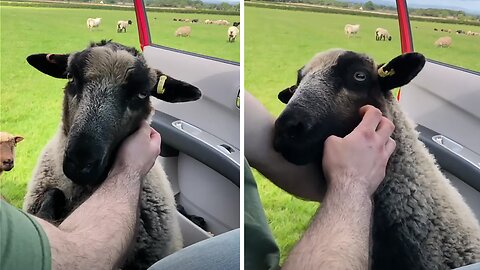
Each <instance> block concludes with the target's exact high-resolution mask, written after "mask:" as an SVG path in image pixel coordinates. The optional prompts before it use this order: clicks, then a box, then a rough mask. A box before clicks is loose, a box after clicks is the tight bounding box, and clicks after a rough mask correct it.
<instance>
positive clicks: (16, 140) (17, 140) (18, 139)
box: [14, 136, 23, 144]
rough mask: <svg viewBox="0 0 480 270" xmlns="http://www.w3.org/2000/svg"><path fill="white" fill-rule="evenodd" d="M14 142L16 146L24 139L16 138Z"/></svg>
mask: <svg viewBox="0 0 480 270" xmlns="http://www.w3.org/2000/svg"><path fill="white" fill-rule="evenodd" d="M14 140H15V144H17V143H19V142H21V141H23V137H22V136H15V138H14Z"/></svg>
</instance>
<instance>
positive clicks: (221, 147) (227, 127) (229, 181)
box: [134, 0, 240, 246]
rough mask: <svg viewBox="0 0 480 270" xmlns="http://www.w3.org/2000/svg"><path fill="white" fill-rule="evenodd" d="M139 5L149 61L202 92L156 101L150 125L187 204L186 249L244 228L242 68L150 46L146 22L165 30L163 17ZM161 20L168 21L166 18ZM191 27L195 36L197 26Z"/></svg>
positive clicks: (184, 219) (141, 33)
mask: <svg viewBox="0 0 480 270" xmlns="http://www.w3.org/2000/svg"><path fill="white" fill-rule="evenodd" d="M134 4H135V10H136V14H137V24H138V30H139V38H140V44H141V47H142V49H143V54H144V56H145V58H146V60H147V62H148V64H149V65H150V66H152V67H154V68H156V69H159V70H161V71H162V72H164V73H165V74H168V76H172V77H174V78H176V79H178V80H182V81H185V82H187V83H190V84H192V85H194V86H196V87H198V88H199V89H200V90H201V92H202V97H201V99H199V100H197V101H194V102H187V103H166V102H163V101H159V100H155V101H153V106H154V108H155V109H156V112H155V115H154V116H153V119H152V126H153V127H154V128H155V129H156V130H157V131H159V132H160V134H161V135H162V151H161V154H160V157H159V160H160V162H161V163H162V164H163V166H164V168H165V171H166V173H167V175H168V177H169V180H170V182H171V184H172V187H173V189H174V191H175V193H176V199H177V204H178V205H179V206H181V207H182V208H183V209H184V212H183V210H182V212H183V214H180V213H179V219H180V223H181V228H182V233H183V235H184V244H185V246H188V245H190V244H192V243H195V242H198V241H200V240H203V239H206V238H208V237H211V236H212V235H218V234H221V233H224V232H227V231H230V230H232V229H235V228H239V226H240V188H239V187H240V150H239V149H240V109H239V105H238V104H239V103H238V102H239V101H238V98H239V90H240V65H239V63H238V62H235V61H231V60H225V59H221V58H217V57H213V56H207V55H203V54H202V53H198V52H189V51H185V50H179V49H175V48H171V47H168V46H165V45H160V44H155V43H153V42H152V38H153V36H154V35H155V33H150V31H149V24H154V23H155V24H156V25H155V26H156V27H160V28H161V26H162V21H161V20H159V19H157V15H156V14H155V13H153V15H150V14H151V13H150V11H149V12H146V9H145V5H144V3H143V1H141V0H139V1H134ZM179 16H183V17H187V16H189V15H188V14H181V15H179ZM158 17H160V16H158ZM170 20H171V18H170ZM163 23H164V24H167V22H166V19H165V18H164V19H163ZM191 25H192V26H191V27H192V28H193V33H195V32H194V31H195V26H196V24H191ZM202 27H203V26H202ZM212 29H215V31H219V30H218V29H217V28H212ZM193 33H192V35H193ZM151 35H152V36H151ZM225 35H226V30H225ZM179 39H182V37H179ZM192 40H193V39H192ZM181 41H182V42H183V41H185V42H189V41H191V39H188V37H186V38H183V39H182V40H181ZM158 43H161V40H159V42H158ZM238 58H239V57H238ZM185 213H186V214H185ZM192 215H193V216H194V217H193V218H192ZM187 217H190V219H189V218H187ZM199 218H203V220H204V221H205V225H204V226H198V225H199V224H201V222H198V219H199ZM192 220H193V221H196V224H195V223H194V222H192Z"/></svg>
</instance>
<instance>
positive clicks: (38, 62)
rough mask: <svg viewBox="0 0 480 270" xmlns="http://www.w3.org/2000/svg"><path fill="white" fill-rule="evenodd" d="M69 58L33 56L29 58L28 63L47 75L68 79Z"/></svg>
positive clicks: (59, 55)
mask: <svg viewBox="0 0 480 270" xmlns="http://www.w3.org/2000/svg"><path fill="white" fill-rule="evenodd" d="M68 56H69V55H68V54H45V53H41V54H32V55H30V56H28V57H27V62H28V63H29V64H30V65H31V66H32V67H34V68H36V69H38V70H39V71H41V72H43V73H45V74H47V75H50V76H52V77H55V78H59V79H66V78H67V63H68Z"/></svg>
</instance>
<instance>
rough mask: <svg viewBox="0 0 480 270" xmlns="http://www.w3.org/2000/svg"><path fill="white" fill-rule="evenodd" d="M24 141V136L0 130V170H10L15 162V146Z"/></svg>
mask: <svg viewBox="0 0 480 270" xmlns="http://www.w3.org/2000/svg"><path fill="white" fill-rule="evenodd" d="M21 141H23V137H22V136H18V135H12V134H10V133H8V132H2V131H0V172H2V171H10V170H12V169H13V167H14V163H15V146H17V143H19V142H21Z"/></svg>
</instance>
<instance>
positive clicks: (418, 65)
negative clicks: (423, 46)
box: [378, 53, 425, 91]
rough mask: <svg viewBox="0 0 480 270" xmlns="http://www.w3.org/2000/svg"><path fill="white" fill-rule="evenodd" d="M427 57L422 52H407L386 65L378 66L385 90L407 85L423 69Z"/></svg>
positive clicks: (381, 86) (379, 78) (379, 77)
mask: <svg viewBox="0 0 480 270" xmlns="http://www.w3.org/2000/svg"><path fill="white" fill-rule="evenodd" d="M424 65H425V57H424V56H423V55H422V54H420V53H406V54H402V55H400V56H397V57H395V58H394V59H393V60H391V61H390V62H388V64H386V65H379V66H378V80H379V83H380V88H381V89H382V90H383V91H389V90H392V89H394V88H397V87H400V86H403V85H406V84H407V83H409V82H410V81H411V80H412V79H413V78H415V77H416V76H417V74H418V73H419V72H420V71H421V70H422V69H423V66H424Z"/></svg>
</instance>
